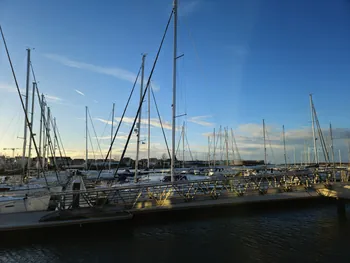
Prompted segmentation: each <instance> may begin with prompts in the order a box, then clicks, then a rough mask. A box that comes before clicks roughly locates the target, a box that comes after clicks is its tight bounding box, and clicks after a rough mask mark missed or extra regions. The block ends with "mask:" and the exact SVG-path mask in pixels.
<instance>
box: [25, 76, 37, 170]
mask: <svg viewBox="0 0 350 263" xmlns="http://www.w3.org/2000/svg"><path fill="white" fill-rule="evenodd" d="M35 86H36V83H35V82H33V91H32V110H31V112H30V124H29V125H30V127H31V128H32V130H33V120H34V98H35ZM33 139H34V138H33ZM31 152H32V139H31V138H29V150H28V166H27V167H28V168H27V169H28V172H29V169H30V166H31Z"/></svg>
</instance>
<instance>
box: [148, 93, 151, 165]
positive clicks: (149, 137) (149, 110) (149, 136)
mask: <svg viewBox="0 0 350 263" xmlns="http://www.w3.org/2000/svg"><path fill="white" fill-rule="evenodd" d="M147 95H148V103H147V107H148V139H147V168H148V169H149V167H150V160H149V159H150V158H151V87H148V90H147Z"/></svg>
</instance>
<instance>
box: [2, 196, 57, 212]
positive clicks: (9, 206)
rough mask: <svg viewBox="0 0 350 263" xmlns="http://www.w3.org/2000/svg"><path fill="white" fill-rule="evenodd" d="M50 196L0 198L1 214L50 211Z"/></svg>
mask: <svg viewBox="0 0 350 263" xmlns="http://www.w3.org/2000/svg"><path fill="white" fill-rule="evenodd" d="M49 201H50V195H43V196H39V197H0V214H8V213H20V212H29V211H45V210H47V209H48V206H49Z"/></svg>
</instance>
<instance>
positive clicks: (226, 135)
mask: <svg viewBox="0 0 350 263" xmlns="http://www.w3.org/2000/svg"><path fill="white" fill-rule="evenodd" d="M225 142H226V166H228V165H229V163H228V127H227V128H226V129H225Z"/></svg>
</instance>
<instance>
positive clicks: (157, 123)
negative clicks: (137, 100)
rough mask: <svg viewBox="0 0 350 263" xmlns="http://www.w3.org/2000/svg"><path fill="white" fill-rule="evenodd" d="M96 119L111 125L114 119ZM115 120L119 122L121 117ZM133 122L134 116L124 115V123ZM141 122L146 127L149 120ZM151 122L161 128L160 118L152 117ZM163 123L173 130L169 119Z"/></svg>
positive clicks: (166, 127)
mask: <svg viewBox="0 0 350 263" xmlns="http://www.w3.org/2000/svg"><path fill="white" fill-rule="evenodd" d="M95 120H98V121H100V122H103V123H107V124H109V125H112V121H110V120H105V119H101V118H95ZM115 120H117V121H118V122H119V121H120V117H116V118H115ZM133 122H134V118H132V117H124V118H123V123H125V124H126V125H128V124H132V123H133ZM141 124H142V127H144V126H143V125H147V124H148V120H146V119H142V120H141ZM150 124H151V127H155V128H161V125H160V122H159V119H156V118H151V120H150ZM162 124H163V128H164V129H165V130H171V128H172V126H171V123H170V122H168V121H162ZM114 125H117V123H116V122H114ZM180 129H181V127H176V130H180Z"/></svg>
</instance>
